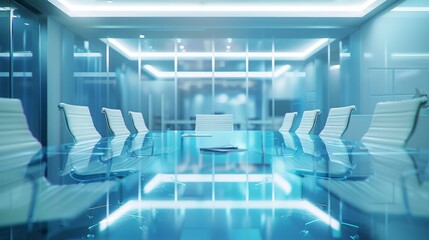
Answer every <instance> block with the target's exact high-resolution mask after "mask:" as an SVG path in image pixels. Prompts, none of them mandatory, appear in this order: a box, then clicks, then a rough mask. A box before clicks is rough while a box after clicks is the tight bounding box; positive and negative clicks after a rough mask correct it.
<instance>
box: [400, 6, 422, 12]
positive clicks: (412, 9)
mask: <svg viewBox="0 0 429 240" xmlns="http://www.w3.org/2000/svg"><path fill="white" fill-rule="evenodd" d="M392 12H429V7H396V8H394V9H392Z"/></svg>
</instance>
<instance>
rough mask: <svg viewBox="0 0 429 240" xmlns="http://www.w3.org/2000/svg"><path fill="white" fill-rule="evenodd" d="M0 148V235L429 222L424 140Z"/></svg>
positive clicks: (396, 226) (363, 232)
mask: <svg viewBox="0 0 429 240" xmlns="http://www.w3.org/2000/svg"><path fill="white" fill-rule="evenodd" d="M1 160H2V159H1V157H0V162H1V164H2V168H1V169H2V170H0V171H1V175H0V180H1V185H0V196H2V197H1V199H2V201H1V203H0V216H1V219H0V236H3V237H5V236H7V238H10V239H28V238H31V239H78V238H94V239H302V238H307V239H358V238H361V239H402V238H404V237H411V238H412V239H426V238H427V236H428V234H429V229H428V228H427V226H428V223H429V206H428V204H427V203H428V202H429V182H428V179H429V173H428V171H427V170H429V167H428V166H429V164H428V161H429V151H428V150H427V149H412V148H394V147H389V146H383V145H378V146H377V145H375V146H374V145H372V146H369V145H365V144H363V143H361V142H358V141H346V140H342V139H335V138H321V137H319V136H315V135H296V134H293V133H282V132H278V131H228V132H222V131H213V132H193V131H165V132H156V131H154V132H147V133H139V134H134V135H131V136H122V137H121V136H116V137H108V138H103V139H101V140H94V141H86V142H79V143H75V144H63V145H58V146H48V147H45V148H44V149H43V150H42V151H41V152H38V153H36V154H34V153H32V152H28V153H26V152H24V153H20V154H17V156H16V158H13V159H12V160H11V159H4V161H1ZM6 160H7V161H6Z"/></svg>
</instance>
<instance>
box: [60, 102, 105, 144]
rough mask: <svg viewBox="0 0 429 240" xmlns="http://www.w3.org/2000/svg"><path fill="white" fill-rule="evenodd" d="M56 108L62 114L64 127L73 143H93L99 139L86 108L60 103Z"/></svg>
mask: <svg viewBox="0 0 429 240" xmlns="http://www.w3.org/2000/svg"><path fill="white" fill-rule="evenodd" d="M58 108H59V109H60V110H61V111H62V112H63V113H64V119H65V121H66V126H67V129H68V130H69V132H70V134H71V135H72V137H73V141H75V142H80V141H89V140H90V141H93V140H97V139H100V138H101V135H100V133H98V132H97V129H95V126H94V123H93V122H92V117H91V113H90V112H89V108H88V107H87V106H78V105H70V104H66V103H60V104H59V105H58Z"/></svg>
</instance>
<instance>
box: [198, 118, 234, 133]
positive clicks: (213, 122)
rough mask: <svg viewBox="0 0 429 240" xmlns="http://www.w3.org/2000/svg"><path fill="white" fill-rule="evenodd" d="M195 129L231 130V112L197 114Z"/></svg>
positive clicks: (232, 124)
mask: <svg viewBox="0 0 429 240" xmlns="http://www.w3.org/2000/svg"><path fill="white" fill-rule="evenodd" d="M195 120H196V122H195V131H233V130H234V123H233V117H232V114H214V115H211V114H197V115H196V119H195Z"/></svg>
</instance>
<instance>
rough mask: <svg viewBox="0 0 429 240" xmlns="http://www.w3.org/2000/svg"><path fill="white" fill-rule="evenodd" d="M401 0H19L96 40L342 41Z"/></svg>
mask: <svg viewBox="0 0 429 240" xmlns="http://www.w3.org/2000/svg"><path fill="white" fill-rule="evenodd" d="M401 1H402V0H265V1H261V0H146V1H143V0H19V2H21V3H23V4H26V5H29V6H31V7H33V8H36V9H37V10H39V11H41V12H43V13H46V14H48V15H50V16H53V17H54V18H56V19H57V20H58V21H59V22H61V23H63V24H64V25H66V26H68V27H69V28H71V29H72V30H73V31H75V32H76V33H78V34H80V35H82V36H85V37H88V38H90V37H93V38H138V36H139V35H140V34H144V35H145V36H146V38H152V39H155V38H206V39H208V38H229V37H232V38H253V39H258V38H259V39H267V38H341V37H344V36H346V35H348V34H350V33H351V32H352V31H354V30H355V29H356V28H357V27H359V25H360V24H362V23H363V22H365V21H367V20H368V19H370V18H371V17H372V16H374V15H376V14H377V13H379V12H381V11H383V10H385V9H386V8H390V7H392V6H393V5H395V4H397V3H399V2H401Z"/></svg>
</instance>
